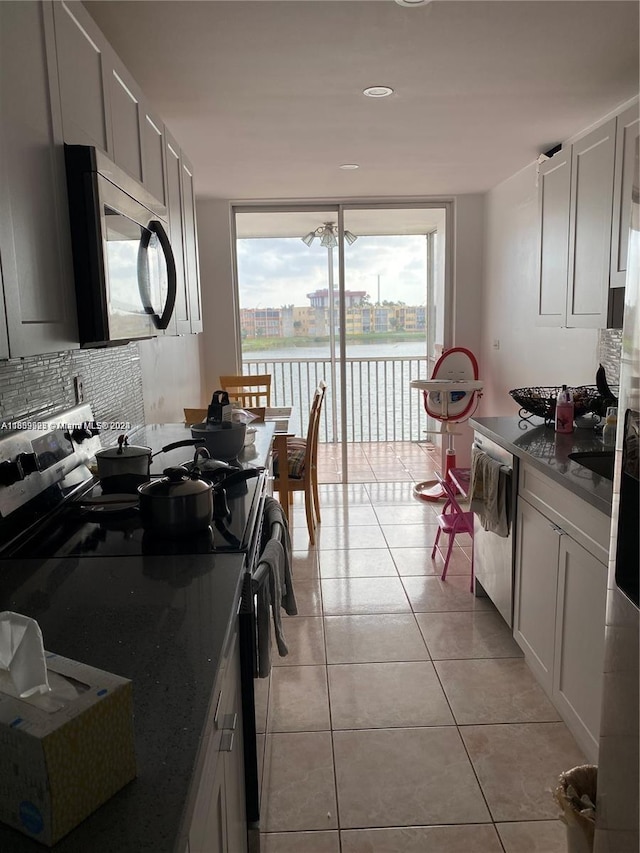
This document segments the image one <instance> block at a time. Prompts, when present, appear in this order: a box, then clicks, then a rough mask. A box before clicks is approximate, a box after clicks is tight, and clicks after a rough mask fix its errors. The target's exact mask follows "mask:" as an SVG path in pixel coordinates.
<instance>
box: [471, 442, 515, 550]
mask: <svg viewBox="0 0 640 853" xmlns="http://www.w3.org/2000/svg"><path fill="white" fill-rule="evenodd" d="M510 490H511V476H510V474H509V473H508V472H507V471H506V470H504V466H503V465H502V464H501V463H500V462H497V461H496V460H495V459H492V458H491V457H490V456H489V455H488V454H486V453H485V452H484V451H482V450H477V449H475V448H474V449H473V454H472V457H471V485H470V487H469V495H470V498H471V500H470V504H469V509H470V510H471V511H472V512H475V514H476V515H477V516H478V518H479V519H480V522H481V524H482V526H483V527H484V529H485V530H488V531H489V532H490V533H495V534H496V535H497V536H502V537H503V538H506V537H507V536H508V535H509V528H510V526H511V519H510V518H509V494H510Z"/></svg>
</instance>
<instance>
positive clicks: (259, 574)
mask: <svg viewBox="0 0 640 853" xmlns="http://www.w3.org/2000/svg"><path fill="white" fill-rule="evenodd" d="M282 533H283V528H282V525H281V524H280V523H279V522H278V521H275V522H274V523H273V524H272V526H271V536H270V539H275V540H276V542H282ZM268 576H269V565H268V563H262V562H260V560H259V559H258V565H257V566H256V568H255V571H254V572H252V573H251V591H252V592H253V593H254V594H255V593H256V592H257V591H258V590H259V589H260V587H261V586H262V584H263V583H264V582H265V580H266V579H267V578H268Z"/></svg>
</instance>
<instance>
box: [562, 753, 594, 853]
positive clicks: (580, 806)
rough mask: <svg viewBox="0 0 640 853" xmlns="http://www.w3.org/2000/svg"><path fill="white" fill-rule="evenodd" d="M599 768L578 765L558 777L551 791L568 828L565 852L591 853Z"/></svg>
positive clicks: (592, 765)
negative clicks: (554, 787)
mask: <svg viewBox="0 0 640 853" xmlns="http://www.w3.org/2000/svg"><path fill="white" fill-rule="evenodd" d="M597 785H598V768H597V766H596V765H595V764H581V765H580V766H578V767H574V768H573V769H572V770H566V771H565V772H564V773H561V774H560V776H559V777H558V786H557V788H556V789H555V791H554V792H553V795H554V797H555V800H556V802H557V803H558V805H559V806H560V808H561V809H562V814H561V815H560V820H561V821H562V822H563V823H564V824H565V825H566V827H567V851H568V853H592V851H593V835H594V832H595V825H596V790H597Z"/></svg>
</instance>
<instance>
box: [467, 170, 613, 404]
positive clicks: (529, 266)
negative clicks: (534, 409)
mask: <svg viewBox="0 0 640 853" xmlns="http://www.w3.org/2000/svg"><path fill="white" fill-rule="evenodd" d="M537 241H538V199H537V187H536V164H535V163H534V164H531V166H529V167H527V168H526V169H523V170H522V171H521V172H518V173H517V174H516V175H513V176H512V177H511V178H509V179H508V180H506V181H504V182H503V183H501V184H499V185H498V186H497V187H494V189H493V190H491V191H490V192H489V193H487V195H486V196H485V250H484V254H485V258H484V288H483V293H482V306H481V307H482V339H481V347H480V366H481V374H480V375H481V378H482V379H483V380H484V383H485V385H484V394H483V398H482V401H481V403H480V408H479V409H478V412H477V414H478V416H491V415H516V414H517V412H518V407H517V404H516V403H515V402H514V401H513V400H512V399H511V397H510V396H509V394H508V392H509V390H510V389H513V388H521V387H523V386H531V385H542V386H544V385H559V384H562V383H563V382H566V383H567V384H568V385H593V384H594V382H595V373H596V369H597V366H598V365H597V345H598V331H597V329H548V328H543V327H538V326H536V325H535V318H536V300H537V246H538V242H537ZM494 341H499V346H500V348H499V349H494V346H493V344H494Z"/></svg>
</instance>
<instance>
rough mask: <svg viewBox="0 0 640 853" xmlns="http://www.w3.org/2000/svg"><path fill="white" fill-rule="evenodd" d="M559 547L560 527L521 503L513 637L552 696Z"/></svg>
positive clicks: (524, 503)
mask: <svg viewBox="0 0 640 853" xmlns="http://www.w3.org/2000/svg"><path fill="white" fill-rule="evenodd" d="M559 547H560V535H559V528H558V527H557V526H556V525H554V524H552V523H551V522H550V521H549V519H547V518H545V516H544V515H542V513H541V512H538V510H537V509H534V507H532V506H531V505H530V504H528V503H527V502H526V501H525V500H522V499H521V500H519V502H518V512H517V524H516V584H515V600H514V608H513V610H514V612H513V635H514V638H515V640H516V642H517V643H518V645H519V646H520V648H521V649H522V650H523V652H524V653H525V655H526V658H527V662H528V664H529V666H530V667H531V669H532V670H533V671H534V673H535V675H536V677H537V679H538V681H539V682H540V684H541V685H542V686H543V687H544V689H545V690H546V692H547V693H548V694H549V696H551V693H552V690H553V658H554V654H555V637H554V635H555V624H556V598H557V589H558V555H559Z"/></svg>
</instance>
